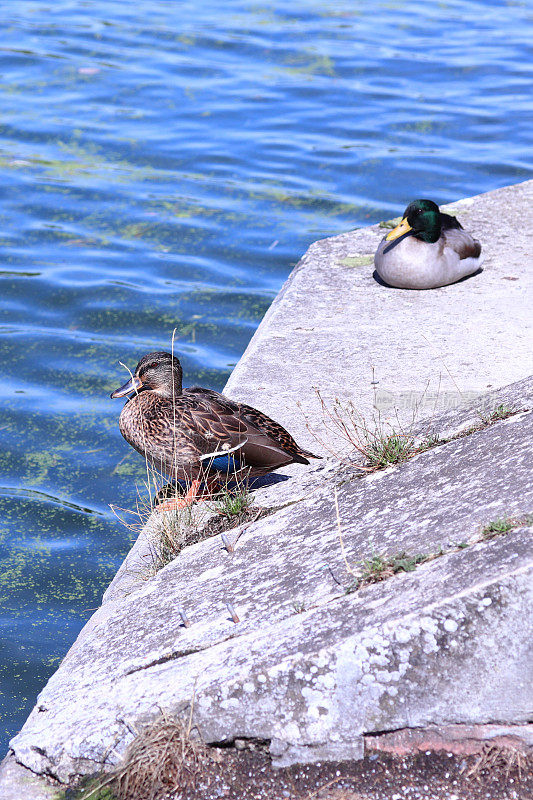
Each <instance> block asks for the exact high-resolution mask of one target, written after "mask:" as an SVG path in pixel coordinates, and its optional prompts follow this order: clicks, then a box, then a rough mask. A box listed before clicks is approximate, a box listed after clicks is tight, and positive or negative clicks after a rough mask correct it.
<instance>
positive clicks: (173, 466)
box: [111, 352, 319, 507]
mask: <svg viewBox="0 0 533 800" xmlns="http://www.w3.org/2000/svg"><path fill="white" fill-rule="evenodd" d="M182 375H183V372H182V368H181V364H180V362H179V360H178V359H177V358H176V356H172V355H171V354H170V353H164V352H159V353H149V354H148V355H146V356H143V357H142V358H141V360H140V361H139V363H138V364H137V367H136V369H135V375H134V376H133V377H132V378H131V379H130V380H129V381H128V382H127V383H125V384H124V386H121V387H120V389H116V391H114V392H113V393H112V395H111V397H112V398H115V397H124V396H128V398H129V399H128V402H127V403H126V405H125V406H124V408H123V409H122V412H121V414H120V419H119V427H120V432H121V433H122V435H123V436H124V438H125V439H126V441H127V442H129V444H131V446H132V447H134V448H135V450H137V451H138V452H139V453H141V455H143V456H145V457H146V459H147V460H148V462H149V464H150V465H151V466H152V467H153V468H154V469H156V470H157V471H158V472H160V473H162V474H165V475H168V477H169V478H170V479H171V480H173V481H178V480H181V481H186V482H187V483H188V484H189V485H190V489H189V491H188V492H187V494H186V495H185V498H184V499H183V500H180V501H178V503H177V506H178V507H183V506H185V505H187V504H188V503H190V502H192V501H193V500H194V499H195V498H196V496H197V495H198V492H199V487H200V484H201V482H202V481H208V480H211V481H212V477H213V469H212V462H213V459H214V458H215V457H217V456H224V455H227V454H228V453H234V454H235V456H236V458H237V459H238V462H239V469H240V470H241V471H243V473H244V472H245V474H246V475H247V476H248V475H249V476H250V477H255V476H259V475H266V474H267V473H269V472H272V471H273V470H275V469H278V468H279V467H284V466H286V465H287V464H292V463H293V462H296V463H299V464H309V461H308V459H309V458H319V456H315V455H313V453H309V452H308V451H307V450H303V449H302V448H301V447H299V446H298V445H297V444H296V442H295V441H294V439H293V438H292V436H291V435H290V433H288V432H287V431H286V430H285V428H283V427H282V426H281V425H279V423H277V422H274V420H273V419H270V417H267V415H266V414H263V412H262V411H258V410H257V409H255V408H252V407H251V406H248V405H245V404H244V403H236V402H235V401H233V400H230V399H229V398H228V397H225V396H224V395H223V394H220V393H219V392H215V391H213V390H211V389H201V388H199V387H192V388H189V389H183V388H182Z"/></svg>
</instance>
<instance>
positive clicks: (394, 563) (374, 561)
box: [346, 552, 435, 594]
mask: <svg viewBox="0 0 533 800" xmlns="http://www.w3.org/2000/svg"><path fill="white" fill-rule="evenodd" d="M434 557H435V556H430V555H425V554H422V553H419V554H417V555H414V556H410V555H408V554H407V553H405V552H404V553H398V554H397V555H395V556H383V555H373V556H371V558H367V559H365V560H364V561H362V562H361V564H360V567H361V572H360V574H359V575H358V576H357V577H356V578H355V580H354V581H353V583H352V584H351V585H350V586H348V587H347V589H346V594H350V593H351V592H355V591H357V589H361V588H362V587H363V586H368V585H369V584H371V583H379V582H380V581H384V580H386V579H387V578H391V577H392V576H393V575H396V574H397V573H398V572H412V571H413V570H414V569H416V568H417V566H418V565H419V564H422V563H423V562H424V561H429V560H430V559H431V558H434Z"/></svg>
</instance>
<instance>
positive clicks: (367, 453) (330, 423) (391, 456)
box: [304, 387, 437, 472]
mask: <svg viewBox="0 0 533 800" xmlns="http://www.w3.org/2000/svg"><path fill="white" fill-rule="evenodd" d="M315 393H316V396H317V398H318V401H319V404H320V410H321V414H322V427H323V428H324V429H325V431H326V436H325V437H322V438H321V437H320V436H319V435H318V434H317V433H316V432H315V431H314V430H313V429H312V427H311V424H310V421H309V419H308V418H307V416H306V415H305V413H304V418H305V423H306V428H307V430H308V431H309V433H310V434H311V435H312V436H313V438H314V439H315V441H316V442H317V443H318V444H319V445H320V446H321V447H322V448H323V449H324V450H326V451H327V452H328V453H330V454H331V455H333V456H334V457H335V458H336V459H339V460H340V461H343V462H345V463H348V464H349V465H350V466H351V467H355V468H356V469H358V470H361V471H362V472H375V471H376V470H379V469H384V468H385V467H388V466H391V465H393V464H399V463H401V462H402V461H407V460H408V459H409V458H412V457H413V456H415V455H417V454H418V453H421V452H423V451H424V450H427V449H428V448H429V447H433V446H435V444H436V443H437V439H436V437H430V436H426V438H425V439H423V440H421V441H419V442H417V441H416V440H415V437H414V436H413V434H412V433H411V430H412V426H410V427H408V428H407V429H403V428H402V426H401V425H399V423H398V426H399V429H398V430H396V429H395V428H393V427H392V425H391V424H390V423H389V422H385V421H383V420H382V419H381V416H380V414H379V413H377V416H376V417H375V418H374V419H373V420H372V424H369V423H368V422H367V421H366V420H365V418H364V417H363V415H362V414H361V413H360V412H359V411H357V409H356V408H355V407H354V405H353V403H351V402H346V403H345V404H343V403H341V401H340V400H339V399H338V398H335V399H334V400H333V402H332V403H331V405H328V403H326V401H325V400H324V398H323V397H322V394H321V393H320V390H319V389H317V388H316V387H315ZM342 443H344V445H345V446H346V447H347V448H348V452H347V453H346V452H344V453H342V452H339V447H340V448H341V449H342V448H343V444H342Z"/></svg>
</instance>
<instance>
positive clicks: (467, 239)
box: [441, 228, 481, 261]
mask: <svg viewBox="0 0 533 800" xmlns="http://www.w3.org/2000/svg"><path fill="white" fill-rule="evenodd" d="M441 235H442V236H443V238H444V244H445V246H446V247H451V249H452V250H454V251H455V252H456V253H457V255H458V256H459V259H460V260H461V261H463V260H464V259H466V258H479V257H480V255H481V244H480V243H479V242H478V240H477V239H474V237H473V236H471V235H470V234H469V233H468V232H467V231H465V230H464V229H463V228H460V229H459V228H450V229H448V230H446V231H443V233H442V234H441Z"/></svg>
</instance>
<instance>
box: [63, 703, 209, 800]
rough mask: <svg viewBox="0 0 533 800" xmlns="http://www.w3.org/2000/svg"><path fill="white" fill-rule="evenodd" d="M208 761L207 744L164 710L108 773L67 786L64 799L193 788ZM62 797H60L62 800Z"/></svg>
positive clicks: (135, 797) (112, 798)
mask: <svg viewBox="0 0 533 800" xmlns="http://www.w3.org/2000/svg"><path fill="white" fill-rule="evenodd" d="M209 760H210V757H209V751H208V749H207V747H206V746H205V745H204V744H203V742H201V741H200V740H199V739H193V738H192V737H191V723H190V721H189V724H188V725H187V724H185V723H184V722H183V721H182V720H181V719H179V718H177V717H173V716H170V715H168V714H166V713H164V712H162V713H161V716H160V717H159V719H157V720H156V721H155V722H153V723H150V724H148V725H145V726H144V727H143V728H142V729H141V730H140V731H139V732H138V733H137V736H136V737H135V739H134V740H133V741H132V743H131V744H130V745H129V747H128V749H127V750H126V752H125V754H124V758H123V760H122V762H121V763H120V765H119V766H118V767H116V768H115V769H114V770H113V771H112V772H110V773H108V774H106V775H102V776H98V777H96V778H91V779H90V780H89V781H85V782H84V783H83V785H82V786H81V787H79V788H78V789H76V790H73V789H69V790H67V791H66V792H65V794H64V795H63V798H64V800H141V798H142V800H157V799H158V798H160V797H163V796H165V797H166V796H167V795H168V793H169V792H172V791H173V790H175V789H179V790H181V791H183V790H184V789H187V788H190V787H194V786H195V784H196V782H197V780H198V778H200V776H201V775H202V774H203V773H204V771H205V768H206V765H207V763H208V761H209ZM63 798H62V800H63Z"/></svg>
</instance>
